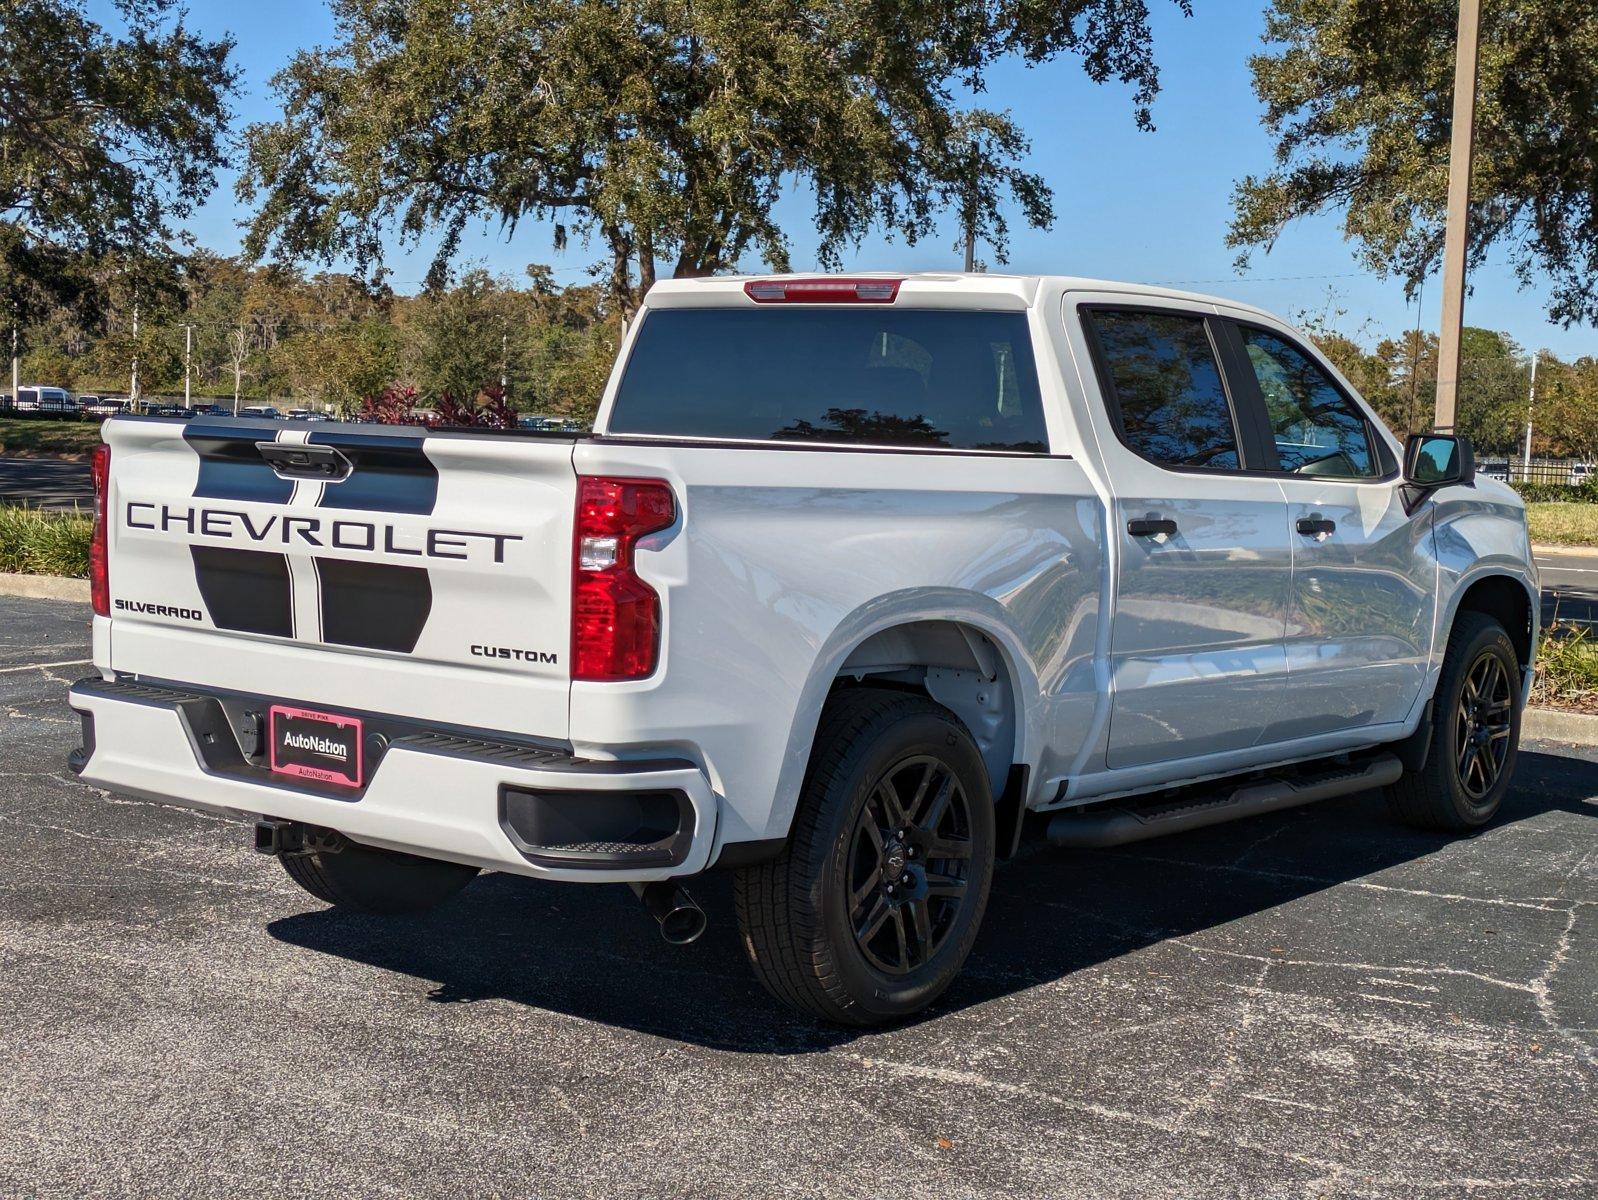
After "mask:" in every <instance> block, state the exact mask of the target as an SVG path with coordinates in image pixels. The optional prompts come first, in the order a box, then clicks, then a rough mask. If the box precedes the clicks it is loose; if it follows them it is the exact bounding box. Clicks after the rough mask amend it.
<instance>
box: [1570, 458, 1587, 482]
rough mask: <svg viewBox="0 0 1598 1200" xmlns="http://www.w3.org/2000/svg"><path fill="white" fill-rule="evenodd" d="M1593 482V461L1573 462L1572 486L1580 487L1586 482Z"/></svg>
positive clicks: (1571, 470)
mask: <svg viewBox="0 0 1598 1200" xmlns="http://www.w3.org/2000/svg"><path fill="white" fill-rule="evenodd" d="M1590 482H1592V464H1591V463H1584V462H1579V463H1572V464H1571V467H1570V486H1571V487H1580V486H1581V485H1582V484H1584V483H1590Z"/></svg>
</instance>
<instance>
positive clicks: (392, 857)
mask: <svg viewBox="0 0 1598 1200" xmlns="http://www.w3.org/2000/svg"><path fill="white" fill-rule="evenodd" d="M278 861H279V862H281V863H282V864H283V869H284V870H285V871H287V872H288V876H289V878H290V879H292V880H293V881H294V882H295V883H297V884H299V885H300V886H301V887H302V888H304V889H305V890H306V891H308V892H310V893H311V895H313V896H315V897H316V898H317V899H318V900H322V901H325V902H326V903H328V904H332V905H336V906H337V907H339V908H347V909H351V910H353V911H355V912H363V913H382V914H385V915H398V914H402V913H419V912H427V911H428V910H429V909H434V908H437V907H438V906H439V905H440V904H443V903H444V902H445V901H446V900H448V899H449V898H450V897H451V896H453V895H455V893H456V892H458V891H460V890H461V889H462V888H463V887H465V886H466V885H467V884H468V883H470V882H471V881H472V880H473V879H475V878H476V877H477V868H476V867H467V866H462V865H461V864H460V863H452V862H442V861H440V860H439V859H436V858H421V857H419V856H417V855H415V854H402V853H400V852H399V851H398V850H380V849H378V848H377V847H376V846H362V845H359V844H358V843H356V842H351V841H345V842H344V843H343V844H342V846H341V847H340V849H338V850H334V851H329V850H313V851H309V852H307V853H303V854H281V855H279V856H278Z"/></svg>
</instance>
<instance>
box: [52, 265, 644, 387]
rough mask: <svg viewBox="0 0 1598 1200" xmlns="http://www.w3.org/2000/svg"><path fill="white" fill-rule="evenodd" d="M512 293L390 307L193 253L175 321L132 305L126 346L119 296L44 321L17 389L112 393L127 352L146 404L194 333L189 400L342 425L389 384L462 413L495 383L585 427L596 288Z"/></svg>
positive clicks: (599, 332) (593, 374)
mask: <svg viewBox="0 0 1598 1200" xmlns="http://www.w3.org/2000/svg"><path fill="white" fill-rule="evenodd" d="M529 276H530V278H529V279H528V280H527V282H526V283H525V284H523V285H521V286H518V285H517V284H516V283H515V282H514V281H513V280H511V279H508V278H504V277H496V276H491V275H489V274H488V273H487V272H485V271H481V270H473V271H468V272H467V273H466V274H465V276H464V277H463V278H462V279H461V281H460V283H459V284H457V285H455V286H454V287H444V288H440V289H437V290H435V291H431V292H424V293H423V294H422V295H420V296H396V295H394V294H393V293H392V292H390V291H389V290H388V289H386V288H372V287H369V286H367V285H366V284H364V283H362V282H361V281H360V280H358V279H355V278H353V277H351V276H349V275H344V274H332V273H324V274H317V275H312V276H309V277H307V276H305V275H304V274H302V273H301V272H299V271H297V270H294V269H291V268H288V267H276V266H267V267H250V266H247V265H245V264H244V263H242V262H240V261H238V260H236V259H229V258H221V257H219V256H217V255H213V254H206V253H203V252H201V253H197V254H195V255H193V256H192V257H191V258H190V259H189V260H188V261H187V263H186V264H185V269H184V272H183V292H184V298H185V300H186V302H187V308H186V309H181V308H178V307H176V306H173V305H166V306H152V305H146V306H145V307H144V314H143V319H142V321H141V324H140V329H139V337H138V339H137V341H135V339H134V338H133V335H132V322H131V306H130V305H129V303H128V299H129V298H128V296H127V294H126V292H125V290H121V289H118V290H116V291H115V292H114V293H113V295H114V303H113V304H112V306H111V307H110V308H109V309H108V311H107V312H106V313H105V314H104V315H103V316H102V317H101V318H99V319H97V320H94V321H83V320H81V319H79V318H78V317H77V316H76V315H75V314H73V313H72V312H71V311H69V310H65V309H58V310H54V311H52V312H51V313H50V314H49V316H48V317H47V318H45V319H44V320H41V321H40V322H38V323H36V324H35V325H34V326H33V327H32V328H31V329H30V330H29V331H28V333H29V338H30V340H31V341H32V342H33V344H34V345H35V346H36V347H37V349H36V350H35V351H33V352H32V353H31V354H30V356H29V357H28V359H27V372H26V373H27V375H28V377H29V379H30V380H36V381H38V382H41V383H55V384H61V385H63V386H70V387H73V388H76V389H77V390H79V391H93V390H106V391H115V392H116V393H119V394H120V393H123V392H125V391H126V389H127V387H128V374H129V361H130V359H131V358H132V356H133V354H134V353H135V350H137V353H138V355H139V360H140V375H141V378H142V379H143V390H144V392H145V394H146V395H153V394H161V393H165V394H167V395H173V394H181V392H182V389H183V353H184V331H185V327H186V326H192V329H193V338H192V353H191V367H192V372H193V375H192V384H193V387H192V394H193V397H194V398H195V400H196V401H202V400H204V399H206V398H208V397H209V398H213V399H219V400H221V401H222V402H224V403H230V402H231V401H232V399H233V397H234V395H235V386H236V388H237V393H236V394H237V395H238V397H239V400H240V401H241V402H242V403H254V402H284V401H286V402H289V403H292V404H295V405H304V406H307V407H313V408H332V409H334V410H336V411H338V412H340V413H345V414H347V413H350V412H352V411H354V410H355V409H357V408H358V407H359V406H360V404H361V402H362V401H363V400H364V399H365V398H366V397H368V396H374V395H377V394H378V393H380V392H382V391H383V390H384V389H385V388H387V387H388V386H389V385H391V384H403V385H408V386H411V387H414V388H415V389H417V390H418V392H419V393H420V394H421V403H423V404H426V405H433V404H436V403H437V402H438V400H439V398H440V397H441V396H443V395H444V393H446V392H448V393H450V394H452V395H454V396H456V397H458V398H460V399H461V400H462V401H474V400H475V399H477V398H478V397H479V396H481V395H483V394H484V393H485V391H486V390H487V389H490V388H498V386H499V384H500V380H501V378H502V377H503V378H504V379H505V382H506V384H507V391H508V394H509V398H510V400H511V402H512V404H513V405H514V406H515V407H517V408H520V409H522V410H524V411H525V410H534V411H537V412H541V413H545V414H548V415H561V416H574V417H580V418H591V417H592V416H593V414H594V412H595V410H596V408H597V406H598V403H599V396H600V393H601V392H602V391H603V389H604V383H605V379H606V377H607V376H608V374H609V372H610V367H611V363H612V361H613V360H614V358H615V352H616V347H617V346H618V345H619V344H620V326H619V322H617V321H616V320H614V319H610V318H607V317H605V316H604V315H603V314H602V313H601V311H600V310H601V306H602V305H603V302H604V292H603V289H602V288H600V287H598V286H594V285H588V286H579V287H569V288H560V287H558V286H556V285H555V284H554V283H553V282H552V280H551V278H550V276H549V272H548V270H547V268H544V267H532V268H529Z"/></svg>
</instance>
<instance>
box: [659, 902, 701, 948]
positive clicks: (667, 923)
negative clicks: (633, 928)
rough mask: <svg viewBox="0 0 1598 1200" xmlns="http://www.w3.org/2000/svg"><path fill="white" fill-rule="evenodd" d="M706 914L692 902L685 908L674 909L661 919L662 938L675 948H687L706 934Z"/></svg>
mask: <svg viewBox="0 0 1598 1200" xmlns="http://www.w3.org/2000/svg"><path fill="white" fill-rule="evenodd" d="M705 925H706V921H705V914H704V912H703V911H702V910H701V909H700V907H699V905H697V904H695V903H694V902H693V901H692V900H690V901H689V902H688V905H687V906H686V907H683V908H674V909H672V911H671V912H670V913H668V914H667V915H666V916H664V917H662V918H661V919H660V936H661V937H663V938H665V939H666V940H667V941H668V942H670V943H671V944H672V945H673V946H686V945H687V944H688V943H689V942H696V941H698V940H699V935H700V934H702V933H704V932H705Z"/></svg>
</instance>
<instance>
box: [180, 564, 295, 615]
mask: <svg viewBox="0 0 1598 1200" xmlns="http://www.w3.org/2000/svg"><path fill="white" fill-rule="evenodd" d="M189 553H190V554H191V555H193V557H194V578H195V581H196V582H197V583H198V584H199V585H200V598H201V599H202V600H204V601H205V608H206V611H207V612H209V613H210V614H211V620H212V621H214V622H215V623H216V625H217V627H218V628H220V629H232V630H235V631H237V632H239V633H266V634H271V635H272V636H273V637H293V636H294V602H293V597H292V595H291V594H290V582H289V564H288V560H287V559H285V558H284V557H283V556H282V555H281V554H267V553H266V552H264V551H261V550H230V549H228V548H226V547H222V546H190V547H189Z"/></svg>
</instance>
